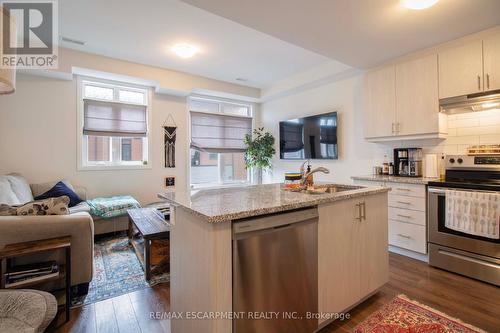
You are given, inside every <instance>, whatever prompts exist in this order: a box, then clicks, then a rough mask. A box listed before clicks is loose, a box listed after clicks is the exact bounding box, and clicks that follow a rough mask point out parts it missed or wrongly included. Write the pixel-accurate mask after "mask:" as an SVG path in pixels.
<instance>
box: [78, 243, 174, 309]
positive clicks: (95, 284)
mask: <svg viewBox="0 0 500 333" xmlns="http://www.w3.org/2000/svg"><path fill="white" fill-rule="evenodd" d="M168 281H170V274H169V273H163V274H161V275H154V276H153V277H152V279H151V280H150V281H149V283H148V282H147V281H146V279H145V278H144V271H143V270H142V266H141V263H140V262H139V259H137V256H136V254H135V252H134V250H133V248H132V246H131V245H130V244H129V243H128V238H127V237H126V236H125V235H124V234H123V235H119V236H113V237H106V238H101V239H98V240H96V241H95V243H94V275H93V279H92V281H91V282H90V286H89V293H88V294H87V295H86V296H81V297H74V298H73V299H72V300H71V306H72V307H79V306H82V305H87V304H92V303H96V302H99V301H103V300H105V299H108V298H112V297H116V296H120V295H123V294H127V293H130V292H133V291H137V290H141V289H145V288H149V287H152V286H154V285H156V284H159V283H164V282H168Z"/></svg>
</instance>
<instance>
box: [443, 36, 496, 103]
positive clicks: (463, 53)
mask: <svg viewBox="0 0 500 333" xmlns="http://www.w3.org/2000/svg"><path fill="white" fill-rule="evenodd" d="M499 58H500V34H495V35H492V36H490V37H487V38H485V39H483V40H477V41H473V42H470V43H467V44H464V45H461V46H459V47H455V48H451V49H447V50H444V51H442V52H439V98H448V97H455V96H462V95H468V94H473V93H478V92H485V91H492V90H498V89H500V63H499V62H498V59H499Z"/></svg>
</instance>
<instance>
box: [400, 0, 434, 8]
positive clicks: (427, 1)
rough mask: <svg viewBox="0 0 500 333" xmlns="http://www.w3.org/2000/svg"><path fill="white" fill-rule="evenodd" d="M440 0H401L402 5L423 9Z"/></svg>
mask: <svg viewBox="0 0 500 333" xmlns="http://www.w3.org/2000/svg"><path fill="white" fill-rule="evenodd" d="M438 1H439V0H401V5H402V6H403V7H406V8H408V9H414V10H422V9H426V8H429V7H432V6H434V5H435V4H436V3H437V2H438Z"/></svg>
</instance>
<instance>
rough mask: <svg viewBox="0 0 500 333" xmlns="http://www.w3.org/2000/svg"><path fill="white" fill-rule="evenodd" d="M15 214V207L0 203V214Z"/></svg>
mask: <svg viewBox="0 0 500 333" xmlns="http://www.w3.org/2000/svg"><path fill="white" fill-rule="evenodd" d="M13 215H17V210H16V207H12V206H9V205H6V204H0V216H13Z"/></svg>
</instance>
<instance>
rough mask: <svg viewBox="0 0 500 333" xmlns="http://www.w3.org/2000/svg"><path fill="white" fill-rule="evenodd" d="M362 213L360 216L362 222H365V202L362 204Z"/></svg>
mask: <svg viewBox="0 0 500 333" xmlns="http://www.w3.org/2000/svg"><path fill="white" fill-rule="evenodd" d="M361 205H362V208H363V209H362V212H363V215H362V216H361V217H362V218H363V220H365V221H366V202H363V203H362V204H361Z"/></svg>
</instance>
